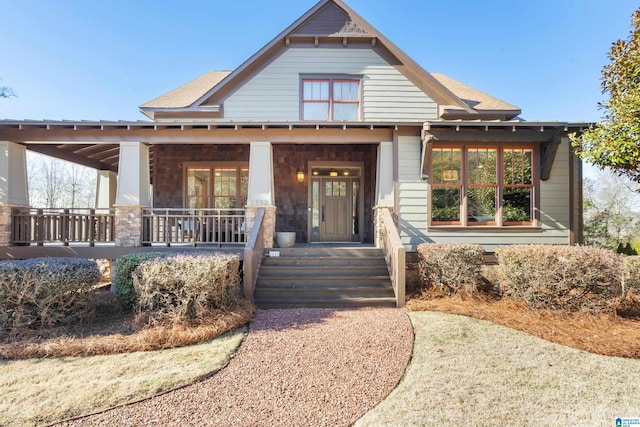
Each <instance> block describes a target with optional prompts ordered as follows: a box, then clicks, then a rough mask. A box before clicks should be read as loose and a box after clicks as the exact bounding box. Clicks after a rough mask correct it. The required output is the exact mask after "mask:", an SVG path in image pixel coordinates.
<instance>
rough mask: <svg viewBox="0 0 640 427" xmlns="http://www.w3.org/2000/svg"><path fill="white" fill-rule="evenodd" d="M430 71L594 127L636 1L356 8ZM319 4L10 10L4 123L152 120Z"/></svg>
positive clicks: (251, 1) (417, 2) (530, 115)
mask: <svg viewBox="0 0 640 427" xmlns="http://www.w3.org/2000/svg"><path fill="white" fill-rule="evenodd" d="M347 3H348V4H349V5H350V6H351V7H352V8H353V9H354V10H355V11H356V12H357V13H359V14H360V15H361V16H362V17H363V18H365V19H366V20H368V21H369V22H370V23H371V24H372V25H373V26H375V27H376V28H377V29H378V30H379V31H381V32H382V33H383V34H384V35H385V36H386V37H387V38H389V39H390V40H392V41H393V42H394V43H395V44H396V45H398V46H399V47H400V48H401V49H403V50H404V51H405V52H407V53H408V54H409V55H410V56H412V57H413V58H414V59H415V60H416V61H417V62H418V63H420V64H421V65H422V66H423V67H424V68H425V69H426V70H428V71H434V72H436V71H437V72H441V73H443V74H447V75H449V76H450V77H453V78H455V79H457V80H460V81H462V82H464V83H467V84H469V85H471V86H474V87H476V88H478V89H480V90H483V91H485V92H487V93H490V94H492V95H494V96H497V97H499V98H502V99H504V100H505V101H508V102H510V103H512V104H515V105H518V106H519V107H520V108H521V109H522V111H523V114H522V117H524V118H525V119H528V120H562V121H597V120H598V119H599V118H600V112H599V111H598V109H597V102H598V101H600V100H601V99H602V95H601V93H600V87H599V83H600V82H599V78H600V71H601V69H602V66H603V65H605V64H606V63H607V57H606V53H607V50H608V48H609V46H610V45H611V43H612V42H613V41H614V40H616V39H619V38H624V37H626V36H627V34H628V33H629V29H630V27H629V26H630V22H631V14H632V12H633V11H634V10H635V8H637V7H638V6H640V4H638V3H636V2H634V1H629V0H554V1H552V0H511V1H506V0H482V1H480V0H448V1H442V0H393V1H387V0H380V1H371V0H347ZM314 4H315V1H314V0H304V1H303V0H295V1H293V0H271V1H264V0H243V1H222V0H209V1H195V0H193V1H191V0H182V1H163V0H154V1H147V0H144V1H143V0H140V1H135V0H134V1H132V0H126V1H125V0H110V1H96V0H84V1H80V0H57V1H54V0H39V1H36V0H0V14H1V15H2V24H1V25H0V53H1V56H0V79H1V80H0V86H10V87H12V88H13V89H14V91H15V92H16V93H17V95H18V97H17V98H13V99H10V100H0V119H54V120H55V119H70V120H80V119H86V120H98V119H102V120H118V119H121V120H142V119H145V118H146V117H145V116H143V115H142V114H141V113H140V112H139V110H138V106H139V105H140V104H142V103H144V102H146V101H148V100H150V99H153V98H155V97H156V96H159V95H161V94H163V93H165V92H167V91H169V90H171V89H173V88H175V87H177V86H179V85H181V84H183V83H185V82H187V81H189V80H191V79H193V78H196V77H198V76H199V75H201V74H204V73H206V72H207V71H210V70H225V69H233V68H235V67H237V66H238V65H240V64H241V63H242V62H243V61H244V60H246V59H247V58H248V57H249V56H251V55H252V54H253V53H255V52H256V51H257V50H259V49H260V48H261V47H262V46H263V45H265V44H266V43H267V42H269V41H270V40H271V39H272V38H273V37H275V36H276V35H277V34H278V33H279V32H280V31H282V30H283V29H284V28H285V27H286V26H288V25H289V24H290V23H291V22H293V21H294V20H295V19H297V18H298V17H299V16H300V15H302V14H303V13H304V12H305V11H306V10H308V9H309V8H311V7H312V6H313V5H314Z"/></svg>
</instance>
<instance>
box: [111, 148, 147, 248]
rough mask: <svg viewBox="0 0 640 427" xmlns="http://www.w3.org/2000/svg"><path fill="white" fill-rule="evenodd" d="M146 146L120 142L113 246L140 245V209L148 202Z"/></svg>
mask: <svg viewBox="0 0 640 427" xmlns="http://www.w3.org/2000/svg"><path fill="white" fill-rule="evenodd" d="M150 182H151V181H150V177H149V147H148V146H147V145H146V144H143V143H141V142H121V143H120V160H119V163H118V188H117V191H116V200H115V208H116V213H115V216H116V224H115V229H116V236H115V241H116V246H125V247H135V246H142V211H143V209H144V208H146V207H149V206H150V205H151V197H150V196H151V194H150Z"/></svg>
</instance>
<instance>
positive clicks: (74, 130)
mask: <svg viewBox="0 0 640 427" xmlns="http://www.w3.org/2000/svg"><path fill="white" fill-rule="evenodd" d="M421 126H422V123H416V122H407V123H398V122H393V123H392V122H366V123H365V122H213V121H202V120H174V121H157V122H151V121H84V120H81V121H72V120H60V121H50V120H42V121H40V120H0V140H3V141H4V140H6V141H12V142H16V143H19V144H22V145H24V146H25V147H26V148H27V149H29V150H31V151H34V152H38V153H41V154H46V155H49V156H52V157H56V158H59V159H63V160H67V161H71V162H74V163H77V164H81V165H84V166H87V167H91V168H95V169H100V170H111V171H114V172H117V170H118V162H119V158H120V151H119V144H120V142H124V141H136V142H142V143H146V144H149V145H150V156H151V158H150V162H151V168H152V170H153V168H154V163H155V162H154V155H155V154H154V149H153V145H155V144H248V143H249V142H250V141H257V140H268V141H271V142H272V143H274V144H377V143H379V142H380V141H389V140H392V138H393V134H394V132H395V131H398V130H402V131H407V130H408V131H409V132H412V133H414V134H416V135H417V134H419V132H420V128H421Z"/></svg>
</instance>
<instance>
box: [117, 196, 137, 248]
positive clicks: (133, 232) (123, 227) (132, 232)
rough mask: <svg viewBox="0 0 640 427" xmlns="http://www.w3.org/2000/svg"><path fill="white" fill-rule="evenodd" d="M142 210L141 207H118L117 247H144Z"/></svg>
mask: <svg viewBox="0 0 640 427" xmlns="http://www.w3.org/2000/svg"><path fill="white" fill-rule="evenodd" d="M142 209H143V208H142V207H140V206H116V213H115V215H116V218H115V245H116V246H122V247H126V248H132V247H139V246H142Z"/></svg>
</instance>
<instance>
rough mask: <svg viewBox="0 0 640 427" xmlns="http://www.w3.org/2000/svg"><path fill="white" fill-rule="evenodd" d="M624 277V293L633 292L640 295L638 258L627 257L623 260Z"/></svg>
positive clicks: (639, 257) (639, 264)
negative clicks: (624, 267)
mask: <svg viewBox="0 0 640 427" xmlns="http://www.w3.org/2000/svg"><path fill="white" fill-rule="evenodd" d="M625 266H626V273H627V275H626V277H625V279H626V280H625V289H624V292H625V293H627V292H629V291H631V292H633V293H634V294H636V295H640V256H629V257H626V258H625Z"/></svg>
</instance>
